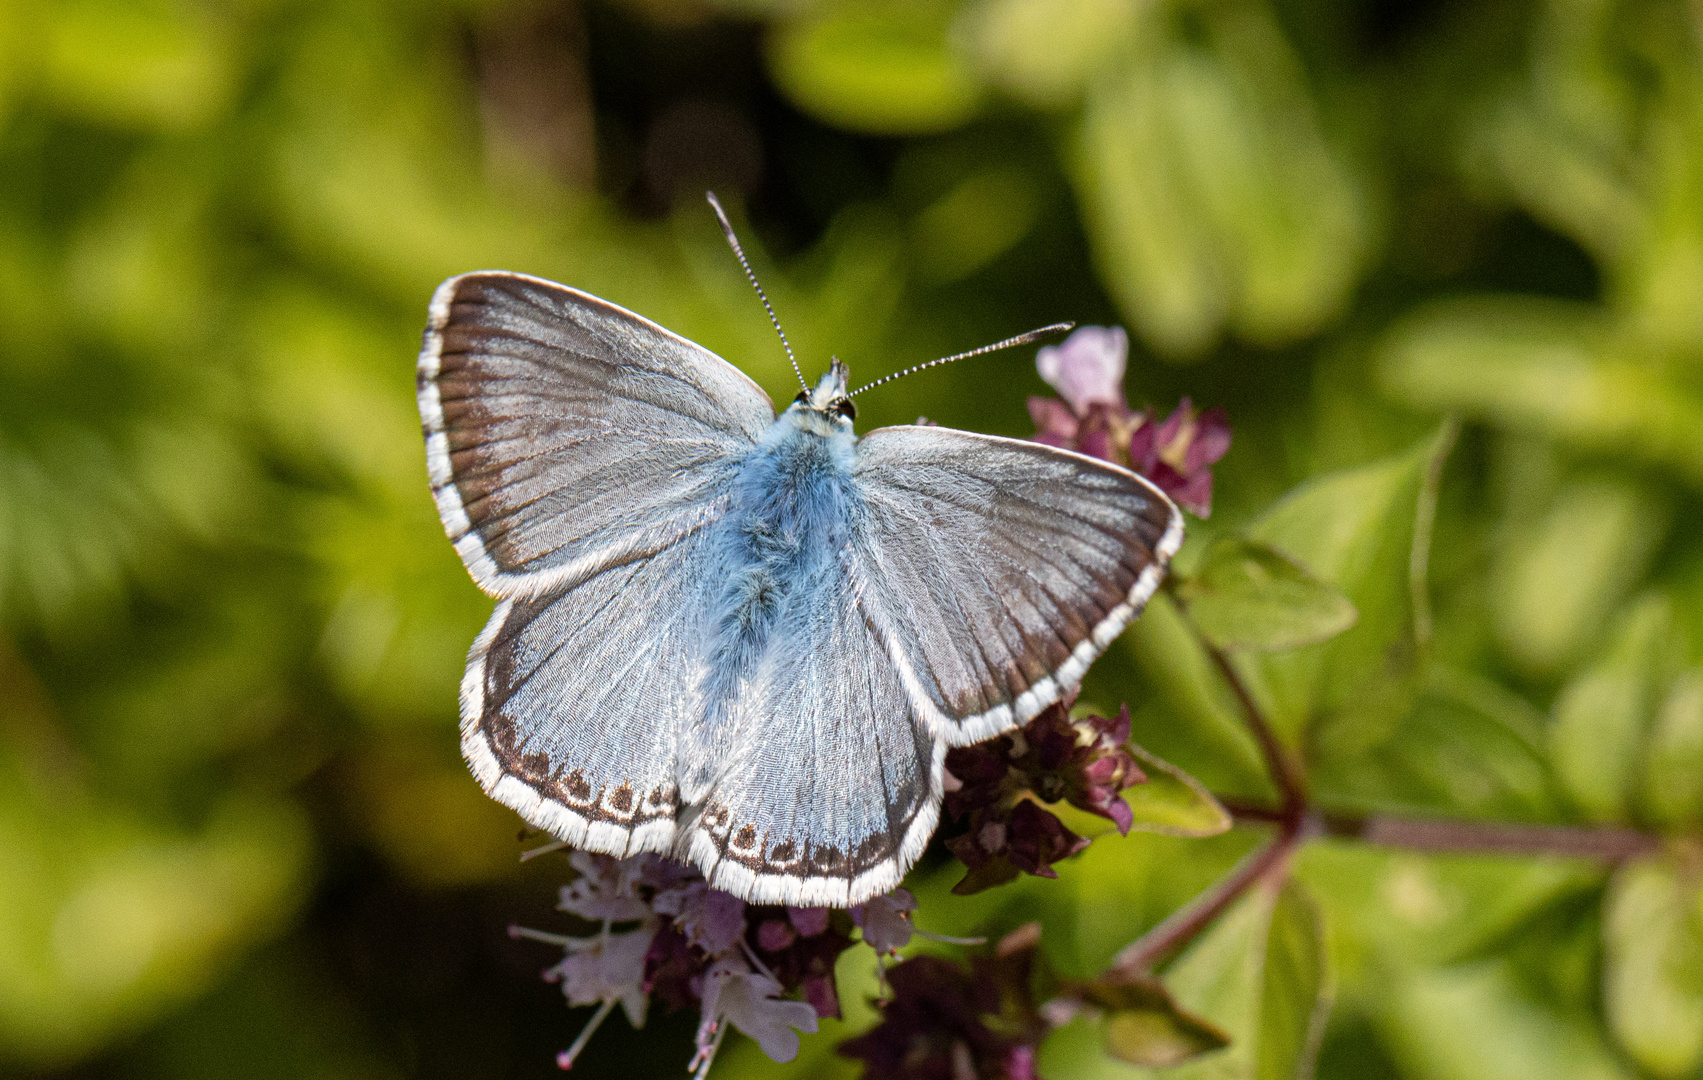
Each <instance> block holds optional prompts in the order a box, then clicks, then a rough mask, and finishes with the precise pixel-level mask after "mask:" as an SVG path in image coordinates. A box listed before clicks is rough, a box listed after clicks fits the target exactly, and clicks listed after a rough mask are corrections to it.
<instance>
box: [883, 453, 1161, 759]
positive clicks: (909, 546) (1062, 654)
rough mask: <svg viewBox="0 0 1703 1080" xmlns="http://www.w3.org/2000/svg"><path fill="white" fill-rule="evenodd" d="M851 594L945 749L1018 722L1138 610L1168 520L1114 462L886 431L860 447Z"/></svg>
mask: <svg viewBox="0 0 1703 1080" xmlns="http://www.w3.org/2000/svg"><path fill="white" fill-rule="evenodd" d="M855 476H856V478H857V481H858V488H859V491H860V492H861V494H862V497H863V501H864V504H865V507H866V509H867V515H866V517H867V524H866V534H867V535H866V546H865V548H864V549H863V550H862V551H861V552H860V553H859V554H860V565H859V568H858V569H859V575H858V581H857V591H858V593H859V595H860V596H861V598H862V599H861V602H862V603H863V605H864V607H865V609H866V610H867V611H868V613H869V615H870V618H871V621H872V623H873V624H874V625H875V626H876V628H877V629H878V631H879V632H880V633H881V634H882V637H883V639H884V641H885V642H886V644H887V647H888V654H889V656H890V658H891V661H892V664H893V666H894V667H895V669H896V670H897V672H898V674H899V677H900V678H901V679H902V680H903V681H904V683H905V685H906V688H907V690H908V691H909V693H910V697H911V699H912V702H913V704H914V705H915V706H916V708H917V710H918V711H919V713H921V714H922V715H923V716H924V717H925V718H926V719H927V720H928V722H929V724H930V726H931V728H932V729H933V730H934V732H935V734H936V736H937V737H938V738H940V739H942V740H943V741H945V742H946V743H948V744H950V745H953V746H960V745H964V744H966V743H972V742H977V741H979V740H981V739H986V738H989V737H991V736H993V735H997V734H999V733H1000V732H1001V731H1005V730H1007V729H1009V728H1011V727H1015V726H1016V725H1018V724H1021V723H1024V722H1026V721H1028V720H1029V719H1031V718H1032V717H1034V716H1035V715H1036V714H1037V713H1039V712H1040V711H1041V710H1042V709H1044V708H1046V707H1047V706H1048V705H1050V704H1052V703H1053V702H1054V701H1056V700H1058V699H1059V697H1060V696H1062V695H1063V693H1064V692H1066V691H1068V690H1069V689H1070V688H1071V687H1072V686H1074V685H1076V684H1077V683H1078V682H1079V681H1080V680H1081V678H1082V675H1083V673H1084V672H1085V671H1086V670H1087V668H1088V664H1089V663H1090V662H1091V661H1092V660H1093V659H1094V658H1095V657H1097V656H1098V655H1099V654H1100V653H1101V652H1103V651H1104V650H1105V648H1106V646H1107V645H1109V644H1110V643H1111V642H1112V640H1113V639H1114V638H1116V637H1117V635H1118V634H1119V633H1121V632H1122V631H1123V629H1124V627H1125V626H1127V625H1128V624H1129V622H1130V621H1131V620H1132V619H1134V618H1135V616H1136V615H1138V614H1140V612H1141V609H1142V607H1143V606H1144V605H1145V604H1146V603H1147V601H1148V599H1149V598H1150V597H1151V596H1152V595H1153V591H1154V589H1156V588H1157V587H1158V585H1159V579H1160V577H1161V575H1162V574H1163V573H1164V570H1165V566H1166V564H1167V563H1168V562H1169V561H1170V558H1171V556H1172V555H1173V554H1175V552H1176V550H1177V547H1178V546H1179V545H1180V544H1181V543H1182V533H1183V523H1182V515H1181V514H1180V513H1179V512H1178V511H1177V508H1176V507H1175V506H1173V505H1172V504H1171V501H1170V500H1169V499H1167V498H1166V497H1165V496H1164V494H1162V493H1161V492H1160V491H1159V490H1158V489H1157V488H1155V487H1154V486H1153V485H1152V484H1150V483H1148V482H1147V481H1146V480H1144V479H1142V478H1141V477H1139V476H1136V475H1134V474H1133V473H1130V472H1128V471H1127V470H1124V469H1120V468H1118V467H1117V466H1115V465H1108V464H1106V463H1105V462H1102V461H1098V460H1096V459H1093V458H1089V457H1085V456H1083V455H1080V454H1074V453H1071V452H1069V451H1064V450H1056V449H1053V448H1051V447H1047V446H1042V445H1040V444H1037V443H1031V442H1022V441H1019V440H1015V439H1002V438H997V437H994V436H989V435H975V434H971V433H968V432H963V431H955V430H952V429H950V428H941V427H920V426H919V427H893V428H881V429H878V430H876V431H872V432H870V433H869V434H868V435H866V436H864V437H863V439H862V440H861V441H860V442H859V443H858V456H857V467H856V471H855Z"/></svg>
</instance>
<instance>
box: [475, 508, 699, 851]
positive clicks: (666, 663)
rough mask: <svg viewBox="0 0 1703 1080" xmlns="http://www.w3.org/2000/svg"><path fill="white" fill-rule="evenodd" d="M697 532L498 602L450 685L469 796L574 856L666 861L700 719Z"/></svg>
mask: <svg viewBox="0 0 1703 1080" xmlns="http://www.w3.org/2000/svg"><path fill="white" fill-rule="evenodd" d="M706 543H707V541H706V539H705V538H704V536H703V534H702V533H698V534H694V535H693V536H690V537H687V538H686V539H684V540H682V541H681V542H680V543H677V544H675V545H673V546H671V547H669V548H667V549H665V550H664V551H662V552H660V553H658V554H656V555H652V556H649V557H647V558H643V559H639V560H635V561H633V562H630V563H626V564H624V565H621V566H616V567H611V568H609V569H606V570H603V571H600V572H599V573H597V574H595V575H593V576H592V577H591V578H589V579H587V580H586V581H584V582H582V583H580V584H579V585H577V586H574V587H572V588H568V589H564V590H560V591H557V592H553V593H549V594H547V595H545V596H542V597H537V598H533V599H527V598H519V599H514V600H505V601H503V602H502V603H500V604H499V605H498V607H497V611H496V613H495V614H494V615H493V616H492V617H491V622H490V625H489V626H487V628H486V630H485V633H484V634H482V635H481V636H480V639H479V641H478V642H476V643H475V644H474V648H473V655H472V657H471V658H470V660H469V663H468V669H467V675H466V678H465V680H464V682H463V684H462V752H463V754H464V755H465V756H466V757H467V760H468V761H469V763H471V765H472V767H473V771H474V774H475V775H476V776H477V777H478V778H479V781H480V783H481V784H482V785H483V786H484V787H485V789H486V791H488V792H490V793H491V795H492V796H493V797H495V798H496V799H497V800H498V801H499V802H502V803H504V804H505V805H507V806H510V807H512V808H513V809H515V810H516V811H518V812H519V813H520V815H521V816H522V817H524V818H525V819H526V820H527V821H528V822H529V823H530V824H532V825H534V826H537V827H538V828H541V829H545V830H548V831H549V832H551V833H554V834H555V835H556V836H558V837H561V838H562V839H564V840H566V841H568V842H569V843H570V844H572V845H573V846H575V847H578V848H583V849H585V850H589V851H601V852H605V853H608V854H612V855H617V856H624V855H630V854H634V853H636V852H639V851H666V850H668V849H669V847H670V845H671V844H672V843H673V840H674V834H675V815H676V814H677V813H678V811H679V798H678V791H677V789H676V761H677V753H678V746H679V742H680V736H681V733H682V732H683V731H684V730H685V729H686V727H687V725H688V724H689V723H690V722H691V721H692V720H693V719H694V717H695V716H696V715H697V713H698V711H699V704H698V701H697V686H698V681H699V677H700V675H701V672H702V665H703V655H702V653H703V649H702V642H703V633H702V627H701V624H700V620H701V618H702V613H703V610H704V601H703V597H704V594H705V592H706V582H705V580H704V577H703V568H704V566H705V565H706V561H705V559H704V551H703V549H704V547H705V546H706Z"/></svg>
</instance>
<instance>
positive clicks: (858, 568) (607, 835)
mask: <svg viewBox="0 0 1703 1080" xmlns="http://www.w3.org/2000/svg"><path fill="white" fill-rule="evenodd" d="M718 209H719V208H718ZM729 236H730V238H731V230H730V231H729ZM735 249H736V251H737V243H736V245H735ZM741 260H742V261H743V256H742V255H741ZM753 282H755V279H754V278H753ZM760 291H761V290H760V289H759V292H760ZM764 302H765V305H766V304H767V299H766V298H765V300H764ZM777 329H778V323H777ZM783 341H784V334H783ZM790 351H791V350H790V346H789V347H788V352H789V354H790ZM800 381H801V382H802V381H803V380H802V379H801V380H800ZM417 385H418V396H419V405H420V414H421V417H422V420H423V422H424V431H425V437H426V457H427V462H428V467H429V471H430V476H431V485H432V491H433V493H434V495H435V497H436V501H437V507H438V512H439V515H440V516H441V517H442V519H443V525H444V529H445V531H446V532H447V533H448V535H449V538H450V540H451V541H452V542H453V543H454V545H455V548H456V551H457V552H459V553H460V556H461V559H462V562H463V563H464V564H465V565H466V567H467V570H468V572H469V573H470V574H471V575H472V577H473V580H474V581H475V582H476V583H477V584H478V586H479V587H480V588H481V589H483V590H484V591H485V592H487V593H489V594H490V595H492V596H494V597H495V598H496V599H497V601H498V603H497V606H496V610H495V612H494V613H493V614H492V616H491V619H490V622H489V624H488V625H487V626H486V627H485V629H484V631H483V632H482V633H481V634H480V635H479V637H478V639H477V640H476V641H475V642H474V644H473V648H472V651H471V653H470V655H469V657H468V662H467V671H466V675H465V677H464V678H463V680H462V683H461V747H462V752H463V754H464V756H465V757H466V759H467V761H468V763H469V765H470V767H471V769H472V771H473V774H474V776H475V777H476V778H477V779H478V781H479V783H480V784H481V785H482V786H483V787H484V789H485V791H486V792H488V793H489V794H490V795H491V796H492V797H494V798H495V799H496V800H497V801H499V802H501V803H503V804H505V805H507V806H509V807H511V808H513V809H514V810H516V811H518V812H519V813H520V815H521V817H523V818H525V819H526V821H527V822H529V823H530V824H531V825H533V826H535V827H537V828H540V829H544V830H546V831H548V832H550V833H552V834H554V835H555V836H557V837H559V838H560V839H562V840H563V841H565V842H566V843H567V844H569V845H571V846H573V847H576V848H580V849H584V850H588V851H594V852H604V853H608V854H610V855H614V856H618V857H622V856H629V855H635V854H638V853H640V852H658V853H663V854H671V855H673V856H674V857H676V858H680V859H682V860H686V861H690V862H691V863H694V864H695V865H696V866H697V867H698V869H699V870H701V871H702V872H703V874H704V877H705V878H706V879H707V880H708V881H709V883H710V884H711V885H712V886H713V887H715V888H717V889H721V890H725V891H727V892H729V893H732V894H734V895H736V896H738V897H741V898H742V899H745V900H748V901H752V902H756V903H785V904H792V905H797V906H833V907H848V906H851V905H853V904H857V903H861V902H862V901H864V900H867V899H869V898H871V897H873V896H876V895H879V894H881V893H885V892H888V891H890V890H891V889H893V888H894V887H895V886H896V885H897V884H898V883H899V880H900V879H901V878H902V877H903V875H904V873H905V872H906V870H908V869H909V868H910V866H911V865H912V864H913V863H914V862H915V861H916V859H917V857H918V856H919V855H920V854H921V853H922V850H923V848H924V847H925V845H926V844H927V842H928V839H929V837H930V835H931V834H932V833H933V831H934V827H935V824H936V822H937V819H938V816H939V812H940V805H941V800H942V797H943V793H944V786H945V784H946V774H945V770H944V767H943V762H944V759H945V755H946V751H947V750H948V749H949V748H951V747H955V746H963V745H966V744H969V743H973V742H977V741H980V740H983V739H987V738H991V737H992V736H995V735H998V734H1000V733H1001V732H1004V731H1007V730H1009V729H1011V728H1013V727H1016V726H1017V725H1019V724H1022V723H1024V722H1026V721H1028V720H1029V719H1031V718H1033V717H1034V716H1035V715H1036V714H1038V713H1039V712H1040V711H1041V710H1042V709H1044V708H1046V707H1047V706H1049V705H1051V704H1052V703H1054V702H1055V701H1058V700H1059V699H1060V697H1061V696H1063V695H1064V694H1066V693H1067V692H1068V691H1069V690H1070V689H1071V688H1073V687H1074V686H1076V685H1077V683H1078V682H1079V681H1080V680H1081V678H1082V675H1083V673H1084V672H1085V671H1086V670H1087V669H1088V665H1089V663H1090V662H1091V661H1093V660H1094V658H1095V657H1096V656H1098V655H1099V654H1100V653H1101V652H1102V651H1104V650H1105V648H1106V647H1107V646H1108V645H1109V644H1111V642H1112V640H1113V639H1114V638H1116V637H1117V636H1118V634H1119V633H1120V632H1121V631H1122V630H1123V629H1124V627H1125V626H1126V625H1128V623H1129V622H1130V621H1131V620H1132V619H1134V618H1135V617H1136V616H1137V615H1138V614H1139V613H1140V611H1141V609H1142V607H1143V606H1144V605H1145V604H1146V602H1147V600H1148V599H1149V598H1150V597H1151V596H1152V595H1153V592H1154V590H1155V589H1156V588H1157V587H1158V585H1159V581H1160V578H1161V576H1162V575H1163V573H1164V570H1165V567H1166V565H1167V563H1168V562H1169V560H1170V558H1171V556H1172V555H1173V554H1174V553H1175V552H1176V550H1177V547H1178V546H1179V545H1180V544H1181V542H1182V535H1183V525H1182V517H1181V515H1180V514H1179V513H1178V511H1177V508H1176V507H1175V506H1173V505H1172V504H1171V502H1170V500H1169V499H1167V498H1166V497H1165V495H1164V494H1163V493H1161V492H1160V491H1159V490H1158V489H1157V488H1155V487H1154V486H1153V485H1151V484H1149V483H1148V482H1147V481H1146V480H1144V479H1142V478H1141V477H1139V476H1137V475H1135V474H1133V473H1131V472H1128V471H1126V470H1124V469H1122V468H1119V467H1118V466H1116V465H1112V464H1108V463H1106V462H1103V461H1099V460H1097V459H1094V458H1090V457H1085V456H1083V455H1080V454H1075V453H1071V452H1069V451H1064V450H1057V449H1053V448H1051V447H1047V446H1043V445H1041V444H1038V443H1032V442H1025V441H1021V440H1016V439H1005V438H997V437H994V436H990V435H978V434H972V433H969V432H964V431H955V430H952V429H949V428H944V427H933V426H899V427H886V428H880V429H877V430H875V431H871V432H869V433H868V434H866V435H864V436H862V437H861V438H860V437H858V435H857V434H856V432H855V429H854V425H853V420H854V419H855V417H856V408H855V406H854V405H853V403H852V400H851V392H850V391H848V388H847V370H846V367H845V366H844V365H843V364H841V363H840V362H839V361H837V360H836V361H835V362H834V364H833V366H832V367H831V368H830V370H829V371H828V373H827V374H825V375H823V376H822V377H821V379H820V381H818V382H817V383H816V385H815V386H814V387H808V386H807V387H806V389H805V390H804V391H803V392H802V393H800V394H799V395H798V397H797V398H796V399H795V400H794V401H793V402H792V403H791V404H790V405H788V406H787V408H786V409H785V410H784V411H783V412H781V413H780V415H779V416H778V417H777V416H776V415H775V412H774V409H773V406H772V405H771V404H770V401H769V398H768V396H767V395H766V394H765V393H764V392H763V391H762V389H761V388H759V387H758V386H757V384H756V383H755V382H753V381H752V380H751V379H749V378H748V377H746V376H745V375H744V374H742V373H741V372H740V371H739V370H738V369H737V368H735V367H734V366H733V365H731V364H729V363H727V362H726V361H724V360H722V359H721V358H720V357H718V356H716V355H715V354H713V353H711V352H709V351H708V350H706V349H703V348H701V347H700V346H698V345H695V344H693V343H692V342H690V341H687V340H686V339H684V338H682V337H680V336H678V335H676V334H673V333H671V332H669V331H668V330H665V329H663V328H662V327H660V326H658V325H656V324H655V323H652V322H649V321H647V320H645V319H643V318H641V317H639V316H638V315H635V314H633V313H631V312H629V311H626V310H624V309H622V308H620V307H617V306H615V305H614V304H611V303H608V302H606V301H603V300H599V299H597V298H596V297H594V296H590V295H587V294H586V293H583V292H579V291H577V290H574V289H571V288H568V287H566V286H563V285H558V284H555V283H553V282H549V281H545V280H542V279H540V278H535V277H528V276H525V275H522V274H514V273H507V272H500V271H482V272H478V273H470V274H464V275H462V276H459V277H454V278H451V279H450V280H448V281H446V282H444V283H443V285H441V286H440V287H439V288H438V290H437V292H436V293H435V295H434V296H433V298H432V302H431V309H430V319H429V325H428V326H427V329H426V332H425V339H424V346H423V348H422V350H421V353H420V360H419V368H418V380H417Z"/></svg>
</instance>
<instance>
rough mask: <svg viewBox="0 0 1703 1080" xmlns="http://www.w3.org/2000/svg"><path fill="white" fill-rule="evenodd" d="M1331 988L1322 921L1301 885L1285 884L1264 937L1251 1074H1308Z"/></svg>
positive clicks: (1297, 1078)
mask: <svg viewBox="0 0 1703 1080" xmlns="http://www.w3.org/2000/svg"><path fill="white" fill-rule="evenodd" d="M1331 989H1332V988H1331V978H1330V969H1329V963H1328V958H1327V955H1326V952H1325V928H1324V920H1323V919H1322V918H1321V916H1320V914H1319V909H1318V906H1317V905H1316V904H1314V903H1313V899H1312V897H1311V895H1309V894H1308V892H1307V891H1306V889H1305V887H1304V886H1302V885H1301V884H1299V883H1297V882H1290V883H1289V884H1286V885H1285V886H1284V888H1283V892H1282V893H1281V894H1280V895H1279V896H1278V898H1277V910H1276V912H1274V913H1273V915H1272V920H1271V930H1270V932H1269V933H1268V934H1267V936H1266V943H1265V996H1264V999H1263V1001H1262V1002H1261V1009H1260V1026H1259V1067H1258V1069H1256V1070H1255V1072H1254V1075H1255V1076H1257V1077H1260V1078H1261V1080H1304V1078H1306V1077H1310V1076H1312V1075H1313V1066H1314V1064H1315V1062H1316V1060H1317V1058H1318V1052H1319V1041H1320V1039H1322V1038H1323V1037H1324V1027H1325V1021H1326V1019H1327V1018H1328V1017H1329V1015H1330V1002H1331Z"/></svg>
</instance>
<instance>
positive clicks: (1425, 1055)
mask: <svg viewBox="0 0 1703 1080" xmlns="http://www.w3.org/2000/svg"><path fill="white" fill-rule="evenodd" d="M1378 1000H1379V1004H1380V1005H1381V1012H1382V1016H1381V1019H1382V1021H1383V1027H1384V1032H1385V1036H1386V1038H1387V1039H1388V1041H1389V1043H1390V1046H1391V1049H1392V1050H1394V1051H1396V1053H1397V1054H1398V1055H1399V1057H1398V1060H1400V1061H1401V1062H1402V1064H1403V1066H1404V1069H1403V1073H1404V1075H1412V1076H1416V1077H1423V1078H1425V1080H1487V1078H1490V1077H1495V1078H1496V1080H1632V1074H1631V1070H1629V1069H1627V1068H1626V1067H1625V1066H1623V1065H1621V1064H1620V1062H1619V1060H1617V1059H1616V1057H1615V1056H1614V1054H1613V1053H1612V1052H1611V1051H1610V1050H1609V1049H1608V1047H1607V1046H1605V1045H1604V1044H1603V1041H1602V1040H1601V1039H1600V1038H1599V1037H1598V1036H1597V1034H1596V1032H1595V1031H1594V1030H1593V1029H1592V1027H1591V1026H1590V1025H1586V1024H1581V1023H1576V1022H1572V1021H1571V1020H1570V1018H1564V1017H1562V1016H1560V1015H1558V1014H1557V1013H1555V1012H1554V1011H1552V1010H1550V1009H1547V1008H1545V1007H1543V1006H1542V1005H1540V1004H1538V1003H1537V1002H1536V1001H1533V1000H1532V999H1531V998H1530V997H1529V996H1527V995H1526V994H1525V993H1523V992H1522V989H1521V987H1520V984H1519V982H1518V981H1517V980H1516V978H1515V976H1514V975H1513V973H1512V972H1511V971H1510V970H1509V967H1508V965H1507V964H1506V963H1504V962H1488V963H1482V964H1477V965H1474V966H1471V967H1457V968H1449V969H1444V970H1427V969H1423V968H1421V969H1418V970H1416V971H1412V972H1403V971H1402V970H1401V969H1396V970H1395V971H1394V972H1391V973H1389V974H1388V975H1386V977H1385V978H1384V979H1383V980H1382V982H1381V984H1380V990H1379V994H1378ZM1409 1069H1411V1070H1412V1071H1411V1073H1409V1072H1408V1070H1409Z"/></svg>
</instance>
